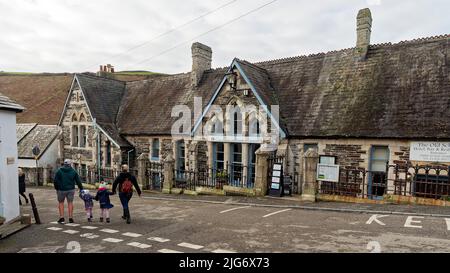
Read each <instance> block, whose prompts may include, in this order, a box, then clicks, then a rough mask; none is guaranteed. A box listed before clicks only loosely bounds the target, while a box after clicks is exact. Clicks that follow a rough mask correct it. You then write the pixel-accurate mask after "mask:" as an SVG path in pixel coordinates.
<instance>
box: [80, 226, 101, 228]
mask: <svg viewBox="0 0 450 273" xmlns="http://www.w3.org/2000/svg"><path fill="white" fill-rule="evenodd" d="M81 228H84V229H97V228H98V227H93V226H82V227H81Z"/></svg>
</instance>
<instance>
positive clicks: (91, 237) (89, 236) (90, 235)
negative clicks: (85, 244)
mask: <svg viewBox="0 0 450 273" xmlns="http://www.w3.org/2000/svg"><path fill="white" fill-rule="evenodd" d="M80 237H82V238H88V239H96V238H98V237H100V236H99V235H95V234H94V233H84V234H81V235H80Z"/></svg>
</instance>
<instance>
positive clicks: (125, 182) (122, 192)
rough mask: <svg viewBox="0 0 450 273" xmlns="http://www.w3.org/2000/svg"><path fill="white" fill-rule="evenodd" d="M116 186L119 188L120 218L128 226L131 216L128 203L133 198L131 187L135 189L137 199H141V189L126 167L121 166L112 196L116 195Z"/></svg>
mask: <svg viewBox="0 0 450 273" xmlns="http://www.w3.org/2000/svg"><path fill="white" fill-rule="evenodd" d="M117 186H119V198H120V203H122V207H123V216H122V218H123V219H125V220H127V224H130V223H131V216H130V208H129V207H128V203H129V202H130V199H131V197H132V196H133V187H134V188H135V189H136V191H137V193H138V195H139V197H141V189H140V188H139V185H138V183H137V180H136V177H135V176H134V175H132V174H131V173H130V171H129V168H128V165H122V172H121V173H120V174H119V176H118V177H117V178H116V180H115V181H114V183H113V186H112V192H113V194H115V193H116V188H117Z"/></svg>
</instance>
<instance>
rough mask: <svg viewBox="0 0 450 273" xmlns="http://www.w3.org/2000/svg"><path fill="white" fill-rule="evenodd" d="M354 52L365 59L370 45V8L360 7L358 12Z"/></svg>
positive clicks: (361, 58)
mask: <svg viewBox="0 0 450 273" xmlns="http://www.w3.org/2000/svg"><path fill="white" fill-rule="evenodd" d="M356 21H357V28H356V33H357V41H356V54H357V55H358V57H359V59H360V60H365V59H366V57H367V52H368V51H369V46H370V35H371V33H372V13H371V12H370V9H368V8H366V9H362V10H360V11H359V12H358V17H357V18H356Z"/></svg>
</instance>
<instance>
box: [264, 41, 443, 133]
mask: <svg viewBox="0 0 450 273" xmlns="http://www.w3.org/2000/svg"><path fill="white" fill-rule="evenodd" d="M449 45H450V35H445V36H439V37H432V38H427V39H420V40H414V41H410V42H401V43H398V44H383V45H374V46H371V47H370V49H369V53H368V56H367V59H366V60H365V61H358V60H357V59H355V57H354V49H346V50H341V51H335V52H330V53H326V54H317V55H312V56H308V57H297V58H291V59H285V60H276V61H270V62H263V63H258V64H256V65H258V66H260V67H262V68H264V69H266V70H267V71H268V73H269V74H270V76H271V83H272V85H273V87H274V88H275V89H276V90H277V94H278V99H279V101H280V112H281V116H282V117H284V120H285V121H286V123H287V127H288V133H289V135H290V136H291V137H367V138H371V137H374V138H432V139H436V138H450V73H449V72H450V71H449V68H450V55H449V53H450V51H449Z"/></svg>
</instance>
